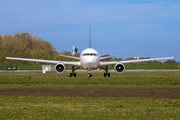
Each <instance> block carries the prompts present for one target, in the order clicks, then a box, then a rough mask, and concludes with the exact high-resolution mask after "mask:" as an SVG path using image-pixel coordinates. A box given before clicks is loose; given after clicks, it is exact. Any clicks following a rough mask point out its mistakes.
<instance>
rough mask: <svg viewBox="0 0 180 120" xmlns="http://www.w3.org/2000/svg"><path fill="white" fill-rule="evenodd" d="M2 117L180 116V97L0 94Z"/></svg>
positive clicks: (102, 117) (145, 117)
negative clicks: (1, 95) (87, 96)
mask: <svg viewBox="0 0 180 120" xmlns="http://www.w3.org/2000/svg"><path fill="white" fill-rule="evenodd" d="M0 101H1V102H0V116H1V119H3V120H4V119H13V120H15V119H18V120H19V119H37V120H38V119H43V120H44V119H45V120H49V119H77V120H79V119H101V120H102V119H132V120H135V119H138V120H139V119H141V120H145V119H146V120H148V119H149V120H152V119H158V120H161V119H162V120H164V119H166V120H169V119H173V120H174V119H179V118H180V100H179V99H146V98H128V99H126V98H124V99H122V98H83V97H51V96H49V97H28V96H26V97H24V96H14V97H1V98H0Z"/></svg>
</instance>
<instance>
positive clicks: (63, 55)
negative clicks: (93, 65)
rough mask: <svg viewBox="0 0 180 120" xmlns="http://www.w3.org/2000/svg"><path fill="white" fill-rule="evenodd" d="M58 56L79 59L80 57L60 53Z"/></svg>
mask: <svg viewBox="0 0 180 120" xmlns="http://www.w3.org/2000/svg"><path fill="white" fill-rule="evenodd" d="M60 56H63V57H68V58H73V59H77V60H80V57H73V56H67V55H60Z"/></svg>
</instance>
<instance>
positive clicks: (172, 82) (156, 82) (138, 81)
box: [0, 71, 180, 88]
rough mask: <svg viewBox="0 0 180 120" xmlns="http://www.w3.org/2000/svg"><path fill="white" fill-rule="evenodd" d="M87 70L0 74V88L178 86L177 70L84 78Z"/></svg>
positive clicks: (99, 75)
mask: <svg viewBox="0 0 180 120" xmlns="http://www.w3.org/2000/svg"><path fill="white" fill-rule="evenodd" d="M86 74H87V71H85V72H84V71H78V72H77V77H76V78H74V77H69V72H65V73H62V74H57V73H55V72H52V73H51V72H49V73H46V74H43V73H42V72H39V73H35V72H31V73H13V72H11V73H10V72H3V73H0V88H17V87H65V88H67V87H180V71H145V72H144V71H133V72H124V73H122V74H117V73H116V72H111V77H103V72H102V71H93V72H92V74H93V77H92V78H88V77H86Z"/></svg>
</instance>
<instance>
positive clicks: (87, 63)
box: [80, 48, 100, 70]
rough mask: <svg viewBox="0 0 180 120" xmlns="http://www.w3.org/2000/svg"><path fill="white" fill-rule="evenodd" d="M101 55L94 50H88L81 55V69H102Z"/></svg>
mask: <svg viewBox="0 0 180 120" xmlns="http://www.w3.org/2000/svg"><path fill="white" fill-rule="evenodd" d="M99 59H100V56H99V53H98V52H97V51H96V50H95V49H93V48H87V49H85V50H84V51H82V53H81V55H80V63H81V68H82V69H85V70H95V69H98V68H99V67H100V60H99Z"/></svg>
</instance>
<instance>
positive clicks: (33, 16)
mask: <svg viewBox="0 0 180 120" xmlns="http://www.w3.org/2000/svg"><path fill="white" fill-rule="evenodd" d="M89 25H91V43H92V44H91V47H92V48H94V49H96V50H97V51H98V52H99V54H100V55H104V54H109V55H120V56H119V58H122V59H126V58H128V57H135V56H136V57H150V58H157V57H175V60H176V61H180V0H0V34H1V35H4V34H10V35H14V34H15V33H20V32H29V33H31V34H32V35H33V36H39V37H41V38H42V39H43V40H45V41H48V42H50V43H51V44H52V45H53V46H54V47H55V48H56V51H58V52H63V51H71V50H72V49H71V46H78V48H79V50H78V52H79V53H80V52H82V51H83V50H84V49H85V48H87V47H89Z"/></svg>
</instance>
